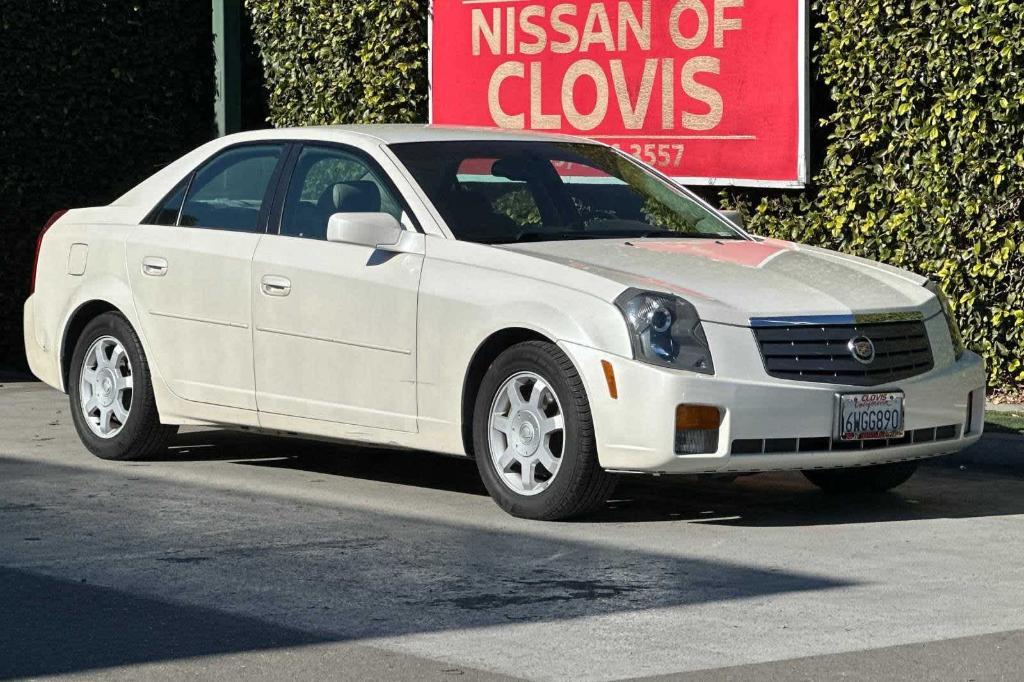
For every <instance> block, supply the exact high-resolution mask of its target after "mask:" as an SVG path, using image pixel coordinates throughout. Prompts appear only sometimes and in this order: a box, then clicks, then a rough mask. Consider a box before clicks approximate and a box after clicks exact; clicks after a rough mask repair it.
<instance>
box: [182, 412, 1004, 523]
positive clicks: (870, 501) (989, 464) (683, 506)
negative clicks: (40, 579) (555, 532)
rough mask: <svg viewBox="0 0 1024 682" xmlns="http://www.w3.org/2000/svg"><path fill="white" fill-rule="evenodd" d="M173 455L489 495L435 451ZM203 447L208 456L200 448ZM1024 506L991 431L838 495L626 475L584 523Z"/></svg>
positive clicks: (219, 434)
mask: <svg viewBox="0 0 1024 682" xmlns="http://www.w3.org/2000/svg"><path fill="white" fill-rule="evenodd" d="M179 441H180V442H176V444H175V446H174V447H176V448H177V447H180V449H177V450H171V451H170V453H169V454H168V456H167V458H166V459H167V460H168V461H173V460H176V459H179V458H180V457H181V456H182V455H185V457H186V458H188V459H193V458H196V457H197V456H198V457H201V458H206V459H221V460H228V461H238V462H239V463H242V464H246V465H254V466H265V467H277V468H282V469H294V470H300V471H307V472H311V473H317V474H322V475H325V476H338V477H343V478H356V479H363V480H372V481H379V482H383V483H393V484H396V485H403V486H414V487H420V488H430V489H435V490H446V491H452V492H460V493H467V494H473V495H486V494H487V491H486V490H485V489H484V487H483V484H482V483H481V482H480V478H479V474H478V473H477V470H476V464H475V462H473V461H471V460H468V459H465V458H457V457H447V456H443V455H438V454H434V453H429V452H417V451H409V450H389V449H375V448H365V447H357V446H349V445H338V444H332V443H322V442H315V441H306V440H301V439H290V438H270V437H265V436H260V435H257V434H240V433H230V432H224V431H207V432H198V433H185V434H182V435H181V436H179ZM196 453H202V454H199V455H197V454H196ZM1022 513H1024V439H1006V438H998V437H987V438H986V439H985V440H983V441H982V443H981V444H979V445H978V446H975V447H974V448H972V449H969V450H967V451H966V452H964V453H961V454H958V455H953V456H949V457H943V458H938V459H935V460H927V461H926V462H925V463H923V464H922V466H921V469H920V470H919V471H918V473H917V474H915V476H914V478H912V479H911V480H910V482H908V483H907V484H905V485H903V486H901V487H900V488H898V489H896V490H894V491H892V492H889V493H885V494H880V495H849V496H832V495H826V494H824V493H822V492H820V491H819V490H818V489H817V488H815V487H814V486H813V485H811V484H810V483H809V482H807V481H806V480H805V479H804V478H803V476H802V475H800V474H799V473H797V472H776V473H767V474H758V475H754V476H744V477H740V478H738V479H736V480H735V481H727V480H722V479H716V478H700V477H693V476H663V477H660V478H653V477H646V476H623V477H622V479H621V482H620V484H619V486H618V488H617V489H616V491H615V495H614V498H613V499H612V500H610V501H609V503H608V504H607V506H606V507H605V508H604V509H603V510H601V511H599V512H597V513H596V514H592V515H590V516H588V517H585V518H582V519H578V520H577V521H576V522H577V523H612V522H614V523H636V522H652V521H687V522H693V523H705V524H718V525H734V526H751V527H774V526H822V525H835V524H850V523H879V522H887V521H908V520H914V519H928V518H972V517H978V516H1004V515H1014V514H1022Z"/></svg>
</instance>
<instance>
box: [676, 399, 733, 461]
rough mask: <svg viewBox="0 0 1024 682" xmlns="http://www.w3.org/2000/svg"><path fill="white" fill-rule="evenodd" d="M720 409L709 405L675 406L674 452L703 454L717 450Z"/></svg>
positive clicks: (720, 418)
mask: <svg viewBox="0 0 1024 682" xmlns="http://www.w3.org/2000/svg"><path fill="white" fill-rule="evenodd" d="M721 425H722V411H721V410H719V409H718V408H717V407H714V406H711V405H679V406H678V407H676V454H678V455H705V454H712V453H715V452H718V432H719V427H720V426H721Z"/></svg>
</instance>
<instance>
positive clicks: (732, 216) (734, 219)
mask: <svg viewBox="0 0 1024 682" xmlns="http://www.w3.org/2000/svg"><path fill="white" fill-rule="evenodd" d="M721 214H722V215H724V216H725V217H726V218H727V219H728V220H729V222H731V223H732V224H733V225H736V226H737V227H739V228H740V229H741V230H744V229H746V227H747V226H746V225H744V224H743V223H744V220H743V214H742V213H740V212H739V211H721Z"/></svg>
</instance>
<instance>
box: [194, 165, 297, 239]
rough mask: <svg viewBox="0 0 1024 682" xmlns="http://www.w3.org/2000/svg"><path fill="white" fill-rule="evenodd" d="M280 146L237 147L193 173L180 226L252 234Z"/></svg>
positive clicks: (256, 226)
mask: <svg viewBox="0 0 1024 682" xmlns="http://www.w3.org/2000/svg"><path fill="white" fill-rule="evenodd" d="M281 153H282V147H281V146H280V145H253V146H245V147H237V148H235V149H229V150H228V151H226V152H224V153H222V154H220V155H219V156H217V157H215V158H214V159H213V160H212V161H210V162H208V163H207V164H206V165H205V166H203V167H202V168H200V169H199V170H198V171H196V174H195V178H194V179H193V180H192V186H191V187H190V188H189V191H188V197H187V198H186V199H185V204H184V206H183V207H182V210H181V221H180V222H179V224H180V225H183V226H186V227H207V228H215V229H221V230H232V231H236V232H255V231H256V230H257V228H258V225H259V216H260V210H261V209H262V208H263V199H264V197H265V196H266V193H267V186H268V185H269V184H270V179H271V178H272V177H273V175H274V169H275V168H276V167H277V163H278V161H279V160H280V158H281Z"/></svg>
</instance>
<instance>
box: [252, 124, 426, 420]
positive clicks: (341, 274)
mask: <svg viewBox="0 0 1024 682" xmlns="http://www.w3.org/2000/svg"><path fill="white" fill-rule="evenodd" d="M293 154H294V156H293V159H292V162H291V164H290V165H291V167H292V169H291V171H290V172H289V175H288V177H287V178H286V179H285V180H284V181H282V182H281V183H280V187H281V193H280V197H279V200H278V202H277V205H276V207H275V210H274V215H273V217H272V218H271V228H270V230H269V232H270V234H268V235H267V236H266V237H264V239H263V240H262V241H261V242H260V244H259V246H258V247H257V249H256V255H255V257H254V258H253V272H252V278H253V279H252V281H253V290H254V292H255V295H254V299H253V319H254V332H253V346H254V352H255V373H256V402H257V404H258V407H259V412H260V419H261V423H271V422H273V423H275V424H277V423H280V422H279V421H274V420H273V419H270V418H268V419H265V418H264V416H265V415H266V416H267V417H270V416H271V415H287V416H292V417H303V418H307V419H315V420H321V421H326V422H337V423H342V424H350V425H360V426H368V427H375V428H381V429H390V430H396V431H409V432H413V431H416V304H417V293H418V289H419V281H420V272H421V269H422V265H423V240H422V235H419V234H418V233H417V237H419V238H418V239H412V240H408V241H411V243H412V244H413V246H412V247H411V248H409V249H407V251H406V252H403V253H384V252H380V251H377V250H376V249H374V248H372V247H366V246H359V245H354V244H341V243H334V242H328V241H327V240H326V235H327V221H328V219H329V218H330V216H331V215H332V214H334V213H340V212H348V213H358V212H367V213H372V212H386V213H390V214H391V215H393V216H395V217H396V218H399V220H402V221H403V222H404V224H405V225H406V227H407V228H409V229H411V230H413V231H415V226H414V224H413V222H412V218H411V217H410V214H409V212H408V210H407V209H406V208H405V205H404V203H403V202H402V200H401V198H400V196H399V195H398V193H397V191H396V190H395V189H394V187H393V185H392V183H391V182H390V181H389V180H388V179H387V176H386V174H385V173H384V171H383V170H381V168H380V166H379V165H378V164H377V163H376V162H375V161H373V160H372V159H371V158H370V157H369V156H367V155H365V154H364V153H362V152H360V151H357V150H355V149H350V148H347V147H342V146H333V145H315V144H306V145H304V146H302V147H301V149H298V150H296V151H295V152H293ZM275 227H276V228H277V229H275Z"/></svg>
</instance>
